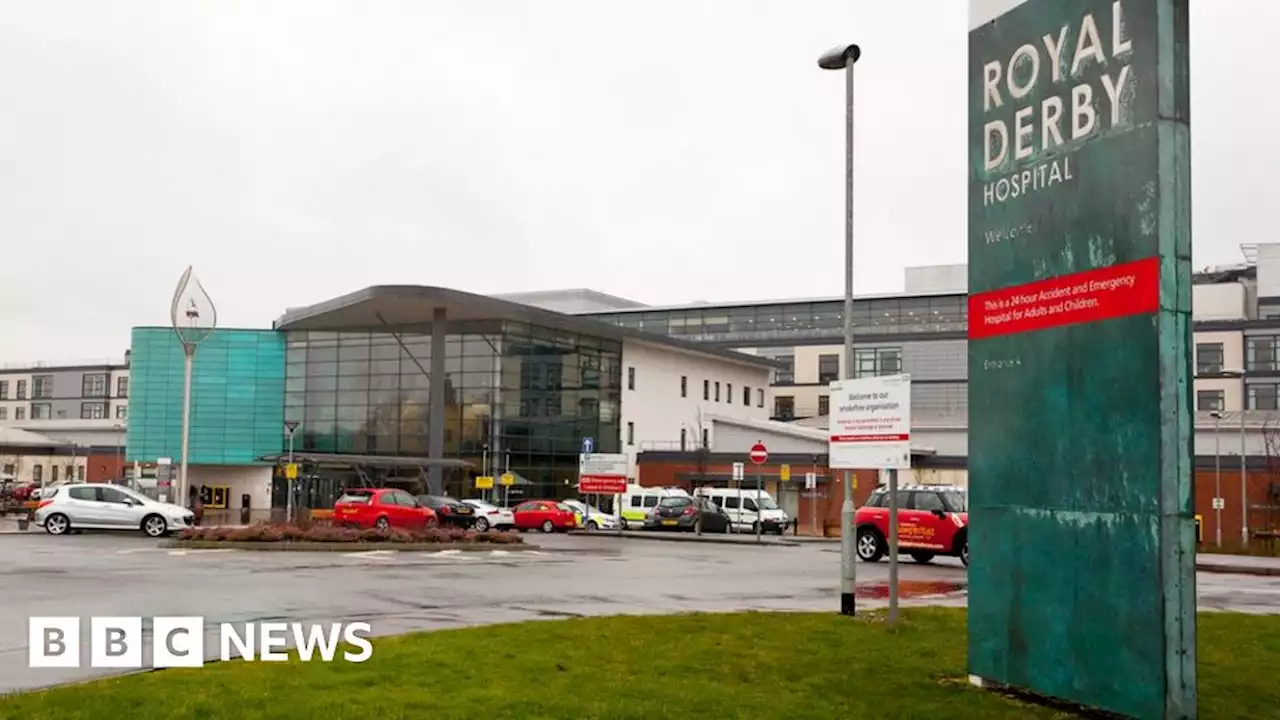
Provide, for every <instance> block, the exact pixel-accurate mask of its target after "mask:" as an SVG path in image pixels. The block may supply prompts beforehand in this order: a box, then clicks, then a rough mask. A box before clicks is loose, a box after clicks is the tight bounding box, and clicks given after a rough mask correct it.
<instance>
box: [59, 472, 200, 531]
mask: <svg viewBox="0 0 1280 720" xmlns="http://www.w3.org/2000/svg"><path fill="white" fill-rule="evenodd" d="M35 522H36V524H37V525H39V526H40V527H43V528H44V529H45V532H47V533H49V534H50V535H65V534H67V533H68V532H71V530H73V529H75V530H141V531H142V532H144V533H146V534H147V535H148V536H150V537H161V536H163V535H165V534H167V533H169V532H171V531H174V530H183V529H185V528H189V527H191V526H192V524H194V522H195V513H193V512H191V511H190V510H188V509H187V508H184V507H181V506H178V505H174V504H172V503H162V502H157V501H155V500H152V499H151V498H149V497H147V496H145V495H140V494H138V493H136V492H134V491H132V490H129V489H127V488H123V487H120V486H119V485H110V484H107V483H77V484H74V485H61V486H58V487H49V488H45V489H44V492H43V493H42V494H41V498H40V506H39V507H38V508H36V515H35Z"/></svg>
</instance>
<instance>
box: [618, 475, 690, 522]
mask: <svg viewBox="0 0 1280 720" xmlns="http://www.w3.org/2000/svg"><path fill="white" fill-rule="evenodd" d="M664 497H689V493H687V492H685V491H684V489H683V488H678V487H666V488H662V487H640V486H639V485H628V486H627V491H626V492H625V493H623V494H622V498H621V500H622V529H623V530H627V529H630V528H636V529H639V528H641V527H643V526H644V519H645V518H646V517H648V516H649V513H650V512H652V511H653V509H654V508H655V507H657V506H658V501H659V500H661V499H662V498H664Z"/></svg>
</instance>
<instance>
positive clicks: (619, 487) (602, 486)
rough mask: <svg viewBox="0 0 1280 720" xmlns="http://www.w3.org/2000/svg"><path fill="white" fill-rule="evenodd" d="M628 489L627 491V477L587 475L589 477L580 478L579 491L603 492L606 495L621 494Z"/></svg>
mask: <svg viewBox="0 0 1280 720" xmlns="http://www.w3.org/2000/svg"><path fill="white" fill-rule="evenodd" d="M626 491H627V479H626V478H625V477H617V476H604V477H592V476H587V477H583V478H580V479H579V480H578V492H584V493H603V494H605V495H619V494H621V493H624V492H626Z"/></svg>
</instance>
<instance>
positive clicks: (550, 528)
mask: <svg viewBox="0 0 1280 720" xmlns="http://www.w3.org/2000/svg"><path fill="white" fill-rule="evenodd" d="M555 531H556V526H555V523H553V522H551V521H550V520H543V521H542V532H544V533H552V532H555Z"/></svg>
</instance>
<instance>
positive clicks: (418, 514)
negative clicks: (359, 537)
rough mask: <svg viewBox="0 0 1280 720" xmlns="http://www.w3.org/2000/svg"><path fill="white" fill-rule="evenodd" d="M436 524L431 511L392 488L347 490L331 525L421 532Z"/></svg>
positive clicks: (407, 494)
mask: <svg viewBox="0 0 1280 720" xmlns="http://www.w3.org/2000/svg"><path fill="white" fill-rule="evenodd" d="M437 522H438V521H437V519H436V513H435V511H434V510H432V509H431V508H429V507H426V506H425V505H423V504H422V503H420V502H418V501H417V499H415V498H414V497H413V496H412V495H410V494H409V493H407V492H405V491H404V490H396V489H393V488H359V489H354V490H346V491H344V492H343V493H342V497H340V498H338V502H336V503H334V505H333V524H334V525H339V526H345V527H358V528H379V529H383V530H385V529H386V528H393V527H394V528H407V529H421V528H429V527H435V525H436V523H437Z"/></svg>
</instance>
